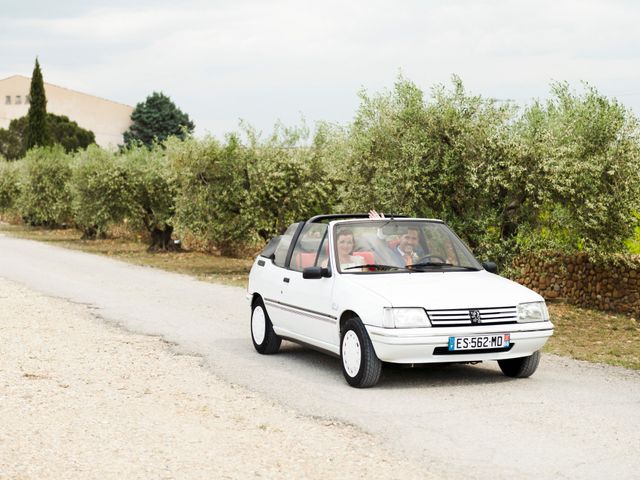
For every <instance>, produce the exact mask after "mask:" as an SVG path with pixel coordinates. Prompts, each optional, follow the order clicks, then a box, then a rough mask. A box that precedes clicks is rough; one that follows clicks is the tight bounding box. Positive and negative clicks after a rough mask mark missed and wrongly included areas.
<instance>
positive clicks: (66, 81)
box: [0, 0, 640, 137]
mask: <svg viewBox="0 0 640 480" xmlns="http://www.w3.org/2000/svg"><path fill="white" fill-rule="evenodd" d="M0 7H1V8H0V25H1V27H0V45H1V46H2V47H1V50H2V55H0V59H1V60H0V78H4V77H8V76H10V75H15V74H20V75H25V76H31V72H32V70H33V63H34V59H35V57H36V55H37V56H38V57H39V59H40V64H41V67H42V71H43V75H44V79H45V81H46V82H49V83H53V84H56V85H60V86H64V87H67V88H71V89H75V90H79V91H82V92H85V93H90V94H92V95H97V96H100V97H105V98H108V99H110V100H114V101H117V102H121V103H126V104H129V105H132V106H135V104H136V103H138V102H140V101H142V100H144V98H145V97H146V96H147V95H149V94H150V93H151V92H153V91H162V92H164V93H165V94H167V95H169V96H170V97H171V98H172V99H173V100H174V102H175V103H176V104H177V105H178V106H179V107H180V108H181V109H182V110H184V111H185V112H187V113H188V114H189V115H190V116H191V118H192V119H193V120H194V121H195V123H196V127H197V128H196V133H197V134H199V135H201V134H204V133H206V132H210V133H212V134H214V135H215V136H218V137H221V136H222V135H223V134H224V133H225V132H228V131H231V130H235V129H236V128H237V125H238V120H239V119H244V120H246V121H247V122H249V123H250V124H252V125H254V126H256V127H257V128H258V129H260V130H263V131H265V132H268V131H270V130H271V128H272V125H273V124H274V122H276V121H277V120H281V121H283V122H284V123H286V124H292V123H297V122H298V121H299V119H300V118H301V117H302V116H304V118H305V119H306V120H307V122H308V123H309V124H310V125H313V123H314V122H315V121H317V120H327V121H332V122H338V123H346V122H349V121H350V120H351V119H352V118H353V115H354V113H355V111H356V108H357V106H358V97H357V93H358V91H359V90H360V89H361V88H365V89H366V90H367V91H369V92H375V91H380V90H381V89H384V88H390V87H392V86H393V82H394V80H395V79H396V77H397V76H398V73H399V72H402V73H403V75H404V76H405V77H407V78H408V79H409V80H411V81H413V82H415V83H416V84H417V85H418V86H419V87H421V88H422V89H424V90H429V89H430V87H432V86H433V85H434V84H438V83H449V81H450V78H451V75H452V74H457V75H459V76H460V77H461V78H462V80H463V82H464V84H465V86H466V88H467V89H468V90H469V91H471V92H472V93H475V94H480V95H484V96H487V97H493V98H498V99H512V100H514V101H516V102H517V103H518V104H521V105H523V104H526V103H527V102H529V101H530V100H531V99H532V98H545V97H546V96H547V94H548V91H549V85H550V83H551V82H552V81H554V80H566V81H568V82H569V83H570V84H571V85H572V86H574V87H575V88H576V89H579V88H580V82H581V81H587V82H589V83H590V84H592V85H593V86H595V87H596V88H597V89H598V90H599V91H600V92H601V93H603V94H605V95H607V96H612V97H616V98H618V99H619V100H620V101H621V102H622V103H623V104H625V105H626V106H628V107H630V108H632V109H633V110H634V112H635V113H636V114H639V113H640V2H634V1H611V0H609V1H606V2H605V1H588V0H581V1H577V0H576V1H562V0H554V1H547V0H541V1H535V2H534V1H525V0H523V1H518V0H513V1H507V0H504V1H498V0H496V1H489V0H485V1H472V0H469V1H444V0H443V1H428V0H422V1H420V0H416V1H412V0H407V1H402V0H396V1H381V0H366V1H360V0H358V1H351V2H350V1H345V0H343V1H333V0H332V1H324V2H323V1H318V0H315V1H302V0H276V1H266V0H255V1H242V0H238V1H226V0H224V1H215V0H211V1H199V0H185V1H181V2H180V1H174V0H172V1H164V0H153V1H150V0H149V1H147V0H143V1H131V0H127V1H124V0H111V1H109V2H98V1H93V0H84V1H80V0H71V1H67V0H65V1H61V2H51V1H50V0H42V1H40V0H35V1H29V0H22V1H20V2H17V1H15V0H0Z"/></svg>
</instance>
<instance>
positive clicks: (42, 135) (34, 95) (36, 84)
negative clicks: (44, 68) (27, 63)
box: [25, 58, 49, 150]
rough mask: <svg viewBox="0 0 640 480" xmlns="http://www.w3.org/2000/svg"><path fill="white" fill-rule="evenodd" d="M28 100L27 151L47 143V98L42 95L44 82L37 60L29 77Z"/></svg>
mask: <svg viewBox="0 0 640 480" xmlns="http://www.w3.org/2000/svg"><path fill="white" fill-rule="evenodd" d="M29 98H30V100H29V113H27V120H28V123H27V130H26V132H25V146H26V149H27V150H29V149H31V148H33V147H37V146H41V145H47V144H48V143H49V135H48V131H47V97H46V96H45V93H44V81H43V80H42V72H41V71H40V64H39V63H38V59H37V58H36V66H35V67H34V69H33V74H32V75H31V89H30V90H29Z"/></svg>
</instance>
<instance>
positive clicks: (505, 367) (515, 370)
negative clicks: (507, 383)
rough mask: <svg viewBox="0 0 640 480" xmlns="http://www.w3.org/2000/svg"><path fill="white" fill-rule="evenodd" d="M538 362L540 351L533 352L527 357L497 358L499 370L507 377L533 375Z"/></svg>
mask: <svg viewBox="0 0 640 480" xmlns="http://www.w3.org/2000/svg"><path fill="white" fill-rule="evenodd" d="M539 364H540V352H534V353H533V355H529V356H528V357H520V358H510V359H508V360H498V365H500V370H502V373H504V374H505V375H506V376H507V377H513V378H527V377H530V376H531V375H533V373H534V372H535V371H536V370H537V369H538V365H539Z"/></svg>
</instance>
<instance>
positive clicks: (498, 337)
mask: <svg viewBox="0 0 640 480" xmlns="http://www.w3.org/2000/svg"><path fill="white" fill-rule="evenodd" d="M510 341H511V335H510V334H508V333H498V334H495V335H474V336H472V337H449V351H450V352H452V351H454V350H456V351H457V350H486V349H488V348H509V342H510Z"/></svg>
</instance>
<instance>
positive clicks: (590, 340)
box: [544, 302, 640, 370]
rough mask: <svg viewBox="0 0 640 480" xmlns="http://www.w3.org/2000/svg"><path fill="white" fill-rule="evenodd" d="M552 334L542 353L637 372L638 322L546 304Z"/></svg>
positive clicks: (639, 365) (639, 354)
mask: <svg viewBox="0 0 640 480" xmlns="http://www.w3.org/2000/svg"><path fill="white" fill-rule="evenodd" d="M549 314H550V316H551V321H552V322H553V324H554V325H555V333H554V335H553V336H552V337H551V338H550V339H549V341H548V342H547V344H546V345H545V347H544V351H545V352H550V353H555V354H557V355H563V356H568V357H572V358H576V359H578V360H587V361H589V362H598V363H608V364H610V365H618V366H621V367H626V368H632V369H635V370H640V322H639V321H638V319H637V318H635V317H631V316H628V315H623V314H615V313H610V312H602V311H599V310H591V309H588V308H580V307H576V306H574V305H569V304H567V303H561V302H551V303H549Z"/></svg>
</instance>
